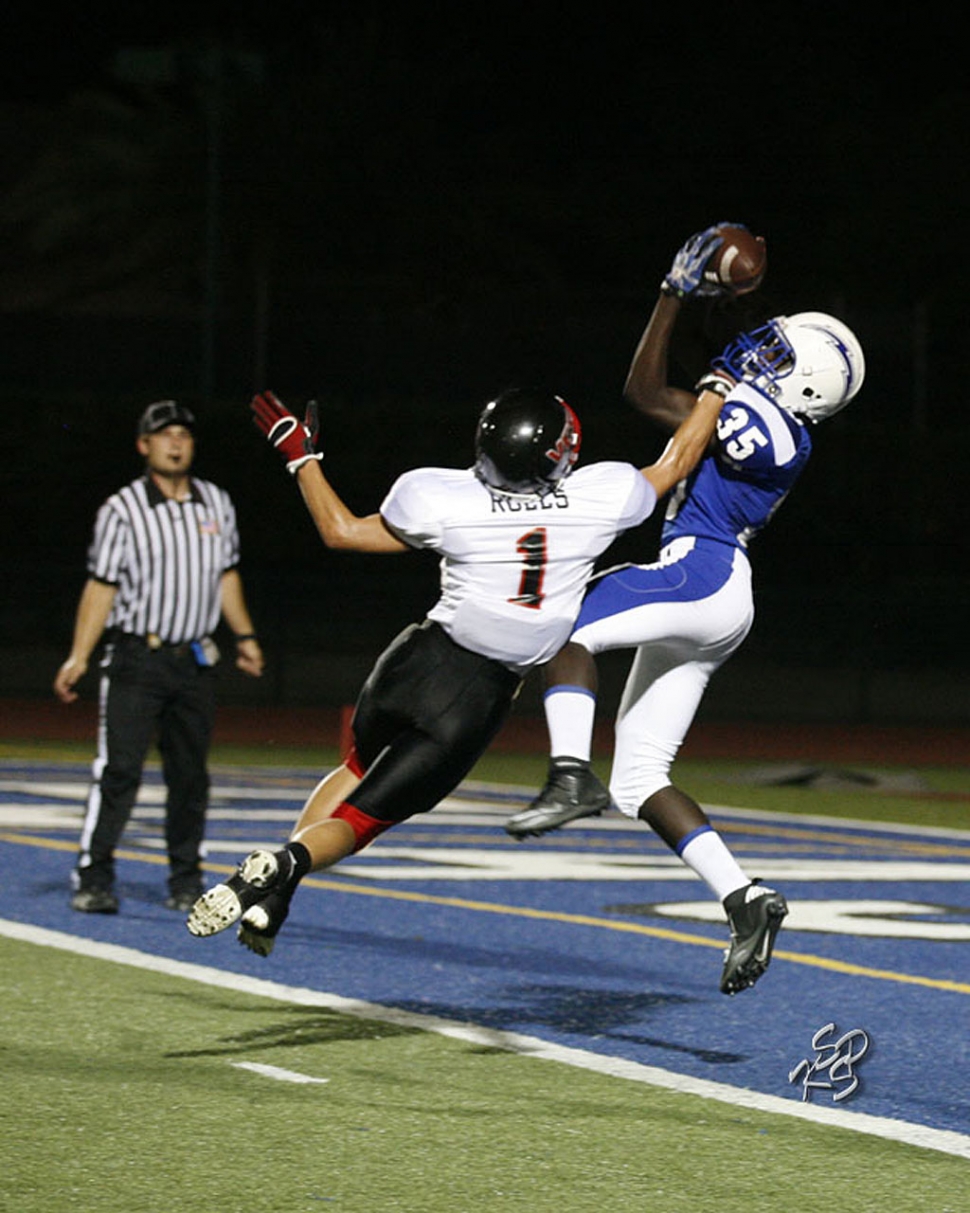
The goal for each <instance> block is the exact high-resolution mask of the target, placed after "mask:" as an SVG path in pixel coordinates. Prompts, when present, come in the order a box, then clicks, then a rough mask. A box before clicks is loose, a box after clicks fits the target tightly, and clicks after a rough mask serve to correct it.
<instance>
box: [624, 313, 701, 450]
mask: <svg viewBox="0 0 970 1213" xmlns="http://www.w3.org/2000/svg"><path fill="white" fill-rule="evenodd" d="M680 309H681V301H680V300H679V299H678V298H677V297H676V296H674V295H665V294H661V295H660V298H659V299H658V300H657V303H656V306H655V307H654V309H653V312H652V313H651V315H650V319H649V321H648V322H647V327H646V328H645V329H644V330H643V336H642V337H641V338H640V343H639V345H638V346H637V348H636V352H635V353H634V355H633V361H632V362H631V364H630V370H629V372H628V374H627V378H626V383H625V384H624V385H623V395H624V397H625V399H626V400H628V401H629V402H630V404H632V405H633V407H634V408H635V409H637V411H638V412H640V413H643V414H644V416H646V417H649V418H650V420H651V421H654V422H656V424H657V425H659V426H661V427H662V428H663V429H665V430H670V431H673V430H675V429H676V428H677V426H679V425H680V423H681V422H682V421H683V420H684V418H685V417H686V416H687V414H688V413H689V412H690V411H691V409H692V408H693V407H694V404H695V402H696V400H697V397H696V396H695V395H694V393H693V392H688V391H685V390H684V389H683V388H678V387H673V386H672V385H671V384H669V383H668V382H667V351H668V349H669V346H670V338H671V334H672V333H673V331H674V325H675V324H676V322H677V316H678V313H679V312H680Z"/></svg>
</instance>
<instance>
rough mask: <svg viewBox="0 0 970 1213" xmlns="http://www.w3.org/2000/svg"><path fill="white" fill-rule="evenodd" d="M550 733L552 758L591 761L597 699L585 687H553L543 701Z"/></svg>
mask: <svg viewBox="0 0 970 1213" xmlns="http://www.w3.org/2000/svg"><path fill="white" fill-rule="evenodd" d="M542 706H543V708H544V709H545V713H546V727H547V728H548V730H549V753H550V754H551V755H552V757H553V758H564V757H567V756H568V757H570V758H583V759H585V760H586V761H587V762H589V759H590V755H591V753H592V749H593V718H594V717H595V715H596V696H595V695H594V694H593V692H592V691H587V690H586V688H585V687H576V686H568V685H565V684H563V685H561V686H555V687H550V688H549V690H548V691H546V693H545V696H544V698H543V701H542Z"/></svg>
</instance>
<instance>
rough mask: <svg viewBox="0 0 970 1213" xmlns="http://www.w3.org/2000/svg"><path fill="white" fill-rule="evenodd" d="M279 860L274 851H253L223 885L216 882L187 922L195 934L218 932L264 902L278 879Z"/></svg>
mask: <svg viewBox="0 0 970 1213" xmlns="http://www.w3.org/2000/svg"><path fill="white" fill-rule="evenodd" d="M279 876H280V868H279V863H278V861H277V858H276V856H275V855H274V854H273V852H272V851H252V852H250V854H249V855H247V856H246V858H245V859H244V860H243V861H242V863H241V864H240V865H239V868H238V870H237V871H236V874H235V875H234V876H230V877H229V879H228V880H227V881H226V882H225V883H224V884H217V885H213V886H212V888H211V889H209V891H208V892H207V893H203V894H202V896H201V897H200V898H199V899H198V900H197V901H196V903H195V905H194V906H193V907H192V909H191V911H190V913H189V916H188V918H187V919H186V921H185V925H186V926H187V927H188V929H189V931H190V932H191V933H192V934H193V935H217V934H218V933H219V932H220V931H224V930H225V929H226V927H231V926H232V924H233V923H234V922H237V921H238V920H239V919H240V918H241V917H242V916H243V914H245V913H246V911H247V910H248V909H249V908H250V906H254V905H255V904H256V903H257V902H258V901H262V900H263V898H264V897H266V896H267V894H268V893H269V892H270V890H271V889H272V888H273V886H274V885H275V884H276V883H277V882H278V880H279Z"/></svg>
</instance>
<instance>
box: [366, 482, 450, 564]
mask: <svg viewBox="0 0 970 1213" xmlns="http://www.w3.org/2000/svg"><path fill="white" fill-rule="evenodd" d="M380 512H381V517H382V518H383V519H384V522H385V523H386V525H387V526H388V528H389V529H390V530H391V531H392V532H393V534H395V535H396V536H397V537H398V539H400V540H401V541H402V543H406V544H409V545H410V546H411V547H413V548H430V549H432V550H434V551H437V550H438V549H439V548H440V546H441V543H442V539H443V530H442V525H441V522H440V520H439V518H438V517H437V514H438V513H439V511H437V510H435V509H434V502H433V501H432V500H431V498H430V494H429V493H428V492H426V491H425V488H424V485H423V482H422V479H421V475H420V472H419V471H413V472H405V473H404V474H403V475H401V476H399V477H398V478H397V480H395V482H394V483H393V484H392V485H391V488H390V491H389V492H388V494H387V496H386V497H385V498H384V500H383V502H382V503H381V510H380Z"/></svg>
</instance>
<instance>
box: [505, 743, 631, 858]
mask: <svg viewBox="0 0 970 1213" xmlns="http://www.w3.org/2000/svg"><path fill="white" fill-rule="evenodd" d="M609 807H610V793H609V789H608V788H607V787H606V785H605V784H603V783H602V781H601V780H600V779H598V778H597V776H596V775H594V773H593V772H592V771H591V770H590V767H589V763H588V762H586V761H585V760H584V759H582V758H553V759H552V761H551V762H550V763H549V775H548V777H547V779H546V783H545V787H544V788H543V789H542V791H541V792H540V793H539V795H538V796H537V797H536V798H535V800H533V801H532V803H531V804H530V805H529V807H528V808H527V809H523V810H522V812H521V813H515V814H514V815H513V816H512V817H510V818H509V819H508V821H507V822H506V823H505V832H506V834H511V836H512V837H513V838H518V839H522V838H529V837H538V836H539V835H540V834H548V833H549V831H550V830H558V829H559V827H560V826H564V825H565V824H566V822H568V821H576V820H577V819H578V818H580V817H598V816H599V815H600V813H602V812H603V810H604V809H608V808H609Z"/></svg>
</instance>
